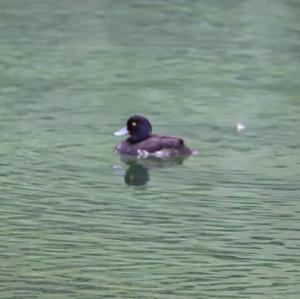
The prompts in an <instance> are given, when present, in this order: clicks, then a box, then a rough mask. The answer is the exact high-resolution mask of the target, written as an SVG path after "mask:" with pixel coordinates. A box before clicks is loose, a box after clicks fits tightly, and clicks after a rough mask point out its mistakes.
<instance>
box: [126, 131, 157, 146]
mask: <svg viewBox="0 0 300 299" xmlns="http://www.w3.org/2000/svg"><path fill="white" fill-rule="evenodd" d="M150 137H151V133H147V134H138V135H131V136H130V137H129V138H127V141H128V142H129V143H131V144H136V143H139V142H142V141H144V140H146V139H148V138H150Z"/></svg>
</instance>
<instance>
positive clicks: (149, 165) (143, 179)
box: [121, 156, 186, 186]
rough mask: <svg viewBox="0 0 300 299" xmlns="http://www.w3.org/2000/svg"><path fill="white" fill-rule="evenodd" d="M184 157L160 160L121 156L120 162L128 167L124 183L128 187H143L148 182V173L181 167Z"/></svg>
mask: <svg viewBox="0 0 300 299" xmlns="http://www.w3.org/2000/svg"><path fill="white" fill-rule="evenodd" d="M185 159H186V157H174V158H171V159H167V160H162V159H159V158H155V157H149V158H147V159H140V158H136V157H132V156H131V157H130V156H121V161H122V162H124V163H125V164H127V165H128V168H127V170H126V172H125V175H124V181H125V183H126V184H127V185H129V186H145V185H146V184H147V183H148V181H150V172H151V171H152V170H153V171H155V169H159V168H169V167H174V166H178V165H181V164H182V163H183V161H184V160H185Z"/></svg>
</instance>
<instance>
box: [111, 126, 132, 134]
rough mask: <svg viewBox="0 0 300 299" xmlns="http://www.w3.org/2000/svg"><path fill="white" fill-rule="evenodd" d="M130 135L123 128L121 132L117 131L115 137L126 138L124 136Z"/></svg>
mask: <svg viewBox="0 0 300 299" xmlns="http://www.w3.org/2000/svg"><path fill="white" fill-rule="evenodd" d="M128 134H129V132H128V130H127V128H126V127H124V128H122V129H120V130H119V131H116V132H115V133H114V135H115V136H124V135H128Z"/></svg>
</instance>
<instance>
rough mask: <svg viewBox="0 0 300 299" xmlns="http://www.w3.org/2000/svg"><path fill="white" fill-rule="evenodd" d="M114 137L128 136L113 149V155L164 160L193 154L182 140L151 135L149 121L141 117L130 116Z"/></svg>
mask: <svg viewBox="0 0 300 299" xmlns="http://www.w3.org/2000/svg"><path fill="white" fill-rule="evenodd" d="M114 135H115V136H124V135H129V137H128V138H127V139H125V140H123V141H121V142H120V143H119V144H118V145H117V146H116V147H115V153H117V154H119V155H128V156H138V157H143V158H148V157H156V158H161V159H164V158H172V157H176V156H177V157H178V156H185V157H186V156H190V155H191V154H192V153H193V151H192V149H190V148H189V147H187V146H186V145H185V142H184V140H183V139H182V138H178V137H173V136H164V135H159V134H153V133H152V125H151V123H150V121H149V119H148V118H146V117H144V116H142V115H132V116H130V117H129V119H128V120H127V124H126V126H125V127H123V128H121V129H120V130H118V131H116V132H115V133H114Z"/></svg>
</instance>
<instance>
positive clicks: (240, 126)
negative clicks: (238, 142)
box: [235, 123, 246, 133]
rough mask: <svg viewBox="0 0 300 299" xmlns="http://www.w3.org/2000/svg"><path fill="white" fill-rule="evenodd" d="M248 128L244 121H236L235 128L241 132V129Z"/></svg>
mask: <svg viewBox="0 0 300 299" xmlns="http://www.w3.org/2000/svg"><path fill="white" fill-rule="evenodd" d="M245 129H246V126H245V125H244V124H242V123H236V125H235V130H236V131H237V132H238V133H239V132H241V131H244V130H245Z"/></svg>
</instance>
